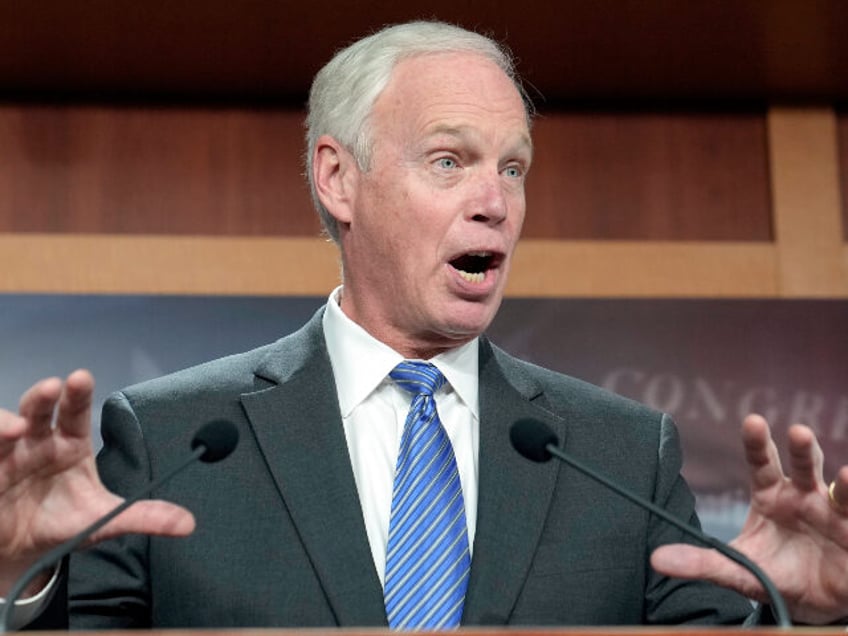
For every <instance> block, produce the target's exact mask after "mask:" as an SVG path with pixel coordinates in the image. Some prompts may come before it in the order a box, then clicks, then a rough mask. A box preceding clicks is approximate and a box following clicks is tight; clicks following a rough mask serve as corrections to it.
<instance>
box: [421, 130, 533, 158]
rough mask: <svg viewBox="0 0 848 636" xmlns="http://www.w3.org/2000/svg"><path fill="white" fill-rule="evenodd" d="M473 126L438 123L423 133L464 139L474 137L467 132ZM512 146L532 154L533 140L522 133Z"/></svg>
mask: <svg viewBox="0 0 848 636" xmlns="http://www.w3.org/2000/svg"><path fill="white" fill-rule="evenodd" d="M474 131H475V128H474V127H473V126H451V125H449V124H438V125H436V126H434V127H433V128H432V129H430V130H429V131H427V133H426V134H425V138H428V137H437V136H439V135H446V136H448V137H456V138H457V139H465V138H467V137H474V136H476V135H474V134H469V133H473V132H474ZM513 147H524V148H527V150H529V151H530V155H531V157H532V155H533V140H532V139H531V137H530V135H529V133H526V134H525V133H522V134H521V136H520V138H519V141H518V143H517V144H514V146H513Z"/></svg>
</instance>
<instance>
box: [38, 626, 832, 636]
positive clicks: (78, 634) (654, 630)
mask: <svg viewBox="0 0 848 636" xmlns="http://www.w3.org/2000/svg"><path fill="white" fill-rule="evenodd" d="M846 631H848V630H846V628H845V627H808V626H798V627H792V628H791V629H780V628H777V627H750V628H742V627H738V626H732V627H687V626H683V625H682V626H671V627H655V626H647V627H640V626H632V627H616V626H611V627H573V628H565V627H555V628H554V627H510V626H504V627H464V628H462V629H458V630H450V631H442V632H425V631H416V632H398V631H393V630H390V629H378V628H337V629H329V628H323V627H320V628H308V629H275V628H267V629H261V628H255V629H254V628H249V629H151V630H132V631H130V630H125V631H124V630H116V631H75V632H73V634H74V636H398V635H404V634H410V635H414V636H786V634H792V635H793V636H795V635H797V636H805V635H808V636H836V635H837V634H839V635H841V636H844V634H845V633H846ZM38 634H39V635H41V636H68V634H69V632H38Z"/></svg>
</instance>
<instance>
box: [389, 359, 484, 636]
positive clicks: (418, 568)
mask: <svg viewBox="0 0 848 636" xmlns="http://www.w3.org/2000/svg"><path fill="white" fill-rule="evenodd" d="M389 377H391V378H392V379H393V380H394V381H395V382H396V383H397V385H398V386H400V387H401V388H403V389H404V390H405V391H408V392H410V393H411V394H412V396H413V397H412V405H411V406H410V408H409V415H408V416H407V418H406V425H405V426H404V429H403V437H402V438H401V443H400V455H399V456H398V462H397V468H396V469H395V484H394V491H393V493H392V513H391V519H390V521H389V542H388V546H387V551H386V583H385V590H384V595H385V601H386V615H387V617H388V619H389V626H390V627H392V628H394V629H443V628H450V627H458V626H459V621H460V619H461V618H462V605H463V602H464V601H465V589H466V588H467V587H468V575H469V571H470V568H471V556H470V552H469V549H468V532H467V530H466V527H465V503H464V501H463V498H462V485H461V484H460V481H459V472H458V471H457V469H456V458H455V457H454V454H453V447H452V446H451V443H450V440H449V439H448V436H447V433H446V432H445V429H444V427H443V426H442V423H441V421H440V420H439V414H438V413H437V412H436V401H435V399H434V398H433V394H434V393H435V392H436V391H437V390H438V389H439V388H440V387H441V386H442V385H443V384H444V383H445V376H443V375H442V374H441V372H440V371H439V370H438V369H437V368H436V367H434V366H433V365H432V364H428V363H426V362H401V363H400V364H399V365H398V366H397V367H395V368H394V370H393V371H392V372H391V373H389Z"/></svg>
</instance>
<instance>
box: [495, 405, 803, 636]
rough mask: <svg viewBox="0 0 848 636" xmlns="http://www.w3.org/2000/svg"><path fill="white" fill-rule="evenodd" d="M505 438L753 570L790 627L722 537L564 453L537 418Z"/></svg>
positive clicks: (773, 592)
mask: <svg viewBox="0 0 848 636" xmlns="http://www.w3.org/2000/svg"><path fill="white" fill-rule="evenodd" d="M509 439H510V441H511V442H512V446H513V448H515V450H517V451H518V452H519V453H521V455H522V456H524V457H526V458H527V459H529V460H530V461H534V462H539V463H542V462H546V461H548V460H550V459H551V457H556V458H557V459H559V460H560V461H562V462H565V463H566V464H568V465H569V466H571V467H572V468H574V469H576V470H577V471H579V472H581V473H583V474H584V475H586V476H587V477H589V478H591V479H594V480H595V481H597V482H598V483H600V484H603V485H604V486H606V487H607V488H609V489H610V490H612V491H613V492H615V493H617V494H619V495H621V496H622V497H624V498H625V499H628V500H630V501H631V502H633V503H634V504H636V505H637V506H639V507H640V508H642V509H644V510H647V511H649V512H651V513H652V514H654V515H656V516H658V517H659V518H660V519H662V520H663V521H666V522H667V523H670V524H671V525H673V526H674V527H676V528H678V529H679V530H682V531H683V532H684V533H685V534H687V535H689V536H690V537H692V538H693V539H695V540H696V541H698V542H699V543H701V544H703V545H706V546H708V547H710V548H712V549H714V550H716V551H717V552H719V553H720V554H723V555H724V556H726V557H727V558H728V559H730V560H731V561H734V562H735V563H738V564H739V565H741V566H742V567H743V568H745V569H746V570H748V571H749V572H750V573H751V574H753V575H754V576H755V577H756V578H757V580H758V581H759V582H760V584H761V585H762V586H763V588H764V589H765V591H766V594H767V595H768V597H769V602H770V603H771V607H772V610H773V611H774V616H775V620H776V621H777V624H778V626H779V627H781V628H784V629H787V628H790V627H792V621H791V620H790V619H789V611H788V610H787V609H786V603H785V602H784V600H783V596H781V594H780V592H779V591H778V589H777V587H776V586H775V584H774V583H773V582H772V580H771V579H770V578H769V577H768V575H766V573H765V572H763V570H762V569H761V568H760V567H759V566H758V565H757V564H756V563H754V562H753V561H751V559H749V558H748V557H746V556H745V555H744V554H742V553H741V552H739V551H738V550H734V549H733V548H731V547H730V546H729V545H727V544H726V543H724V542H723V541H720V540H719V539H716V538H715V537H711V536H709V535H708V534H705V533H704V532H701V531H700V530H698V529H697V528H694V527H692V526H690V525H689V524H688V523H685V522H683V521H681V520H680V519H677V518H676V517H674V516H673V515H671V514H669V513H668V512H666V511H665V510H664V509H663V508H660V507H659V506H657V505H656V504H655V503H653V502H652V501H648V500H647V499H645V498H644V497H640V496H639V495H637V494H636V493H634V492H631V491H629V490H627V489H625V488H623V487H622V486H619V485H618V484H616V483H615V482H613V481H612V480H611V479H609V478H608V477H606V476H605V475H602V474H601V473H599V472H598V471H596V470H595V469H594V468H592V467H590V466H587V465H586V464H584V463H582V462H581V461H579V460H577V459H576V458H574V457H572V456H571V455H569V454H567V453H566V452H565V451H563V450H562V449H561V448H560V447H559V439H558V438H557V436H556V433H554V432H553V431H552V430H551V429H550V428H548V426H547V425H545V424H544V423H542V422H540V421H538V420H533V419H522V420H518V421H517V422H515V423H514V424H513V425H512V428H511V429H510V431H509Z"/></svg>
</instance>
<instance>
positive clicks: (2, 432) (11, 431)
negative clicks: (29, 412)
mask: <svg viewBox="0 0 848 636" xmlns="http://www.w3.org/2000/svg"><path fill="white" fill-rule="evenodd" d="M26 430H27V423H26V420H25V419H24V418H22V417H20V416H18V415H15V414H14V413H12V412H11V411H6V410H5V409H0V459H2V458H3V457H5V456H6V455H8V454H9V453H10V452H11V451H12V449H13V448H14V447H15V442H16V441H17V440H18V439H20V438H21V436H23V434H24V433H25V432H26Z"/></svg>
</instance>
